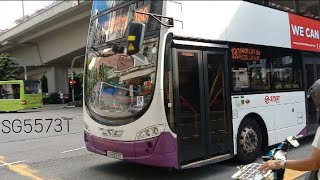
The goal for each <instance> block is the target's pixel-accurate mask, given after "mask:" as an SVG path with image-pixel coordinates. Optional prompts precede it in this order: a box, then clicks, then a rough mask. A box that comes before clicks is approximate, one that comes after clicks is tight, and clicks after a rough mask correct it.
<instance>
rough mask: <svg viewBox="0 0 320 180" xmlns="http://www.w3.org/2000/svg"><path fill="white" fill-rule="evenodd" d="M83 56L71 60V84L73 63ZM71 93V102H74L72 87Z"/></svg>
mask: <svg viewBox="0 0 320 180" xmlns="http://www.w3.org/2000/svg"><path fill="white" fill-rule="evenodd" d="M83 56H84V55H80V56H76V57H74V58H73V59H72V62H71V81H72V82H73V65H74V62H75V61H76V60H77V59H79V58H81V57H83ZM71 93H72V102H74V87H73V88H72V89H71Z"/></svg>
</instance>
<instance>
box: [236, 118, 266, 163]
mask: <svg viewBox="0 0 320 180" xmlns="http://www.w3.org/2000/svg"><path fill="white" fill-rule="evenodd" d="M261 148H262V134H261V129H260V126H259V124H258V122H257V121H255V120H254V119H253V118H250V117H245V118H244V119H243V121H242V122H241V124H240V126H239V129H238V135H237V159H238V161H239V162H240V163H243V164H249V163H252V162H254V161H255V160H256V159H257V157H258V156H259V155H260V151H261Z"/></svg>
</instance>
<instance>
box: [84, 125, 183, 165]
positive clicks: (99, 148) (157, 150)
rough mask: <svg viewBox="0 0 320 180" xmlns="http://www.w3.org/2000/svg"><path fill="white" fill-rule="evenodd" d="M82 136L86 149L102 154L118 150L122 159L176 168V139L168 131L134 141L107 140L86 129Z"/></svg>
mask: <svg viewBox="0 0 320 180" xmlns="http://www.w3.org/2000/svg"><path fill="white" fill-rule="evenodd" d="M84 136H85V142H86V147H87V149H88V151H91V152H94V153H98V154H102V155H106V151H107V150H108V151H114V152H120V153H122V154H123V159H124V160H127V161H130V162H135V163H139V164H145V165H150V166H158V167H168V168H176V169H178V154H177V141H176V139H175V138H174V137H172V135H171V134H170V133H169V132H164V133H162V134H161V135H160V136H158V137H155V138H151V139H147V140H142V141H136V142H123V141H113V140H107V139H103V138H99V137H96V136H93V135H91V134H90V133H88V132H86V131H85V134H84Z"/></svg>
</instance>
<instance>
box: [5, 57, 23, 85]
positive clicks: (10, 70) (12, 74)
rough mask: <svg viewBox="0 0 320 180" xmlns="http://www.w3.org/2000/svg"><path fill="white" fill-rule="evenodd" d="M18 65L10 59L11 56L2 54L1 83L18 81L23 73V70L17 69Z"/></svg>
mask: <svg viewBox="0 0 320 180" xmlns="http://www.w3.org/2000/svg"><path fill="white" fill-rule="evenodd" d="M17 65H18V64H16V63H14V62H13V61H12V59H10V55H9V54H7V53H3V54H0V81H8V80H14V79H18V78H17V75H18V74H19V72H20V71H21V68H20V67H17Z"/></svg>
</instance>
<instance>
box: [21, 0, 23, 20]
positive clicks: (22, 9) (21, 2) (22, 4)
mask: <svg viewBox="0 0 320 180" xmlns="http://www.w3.org/2000/svg"><path fill="white" fill-rule="evenodd" d="M21 3H22V17H24V3H23V0H21Z"/></svg>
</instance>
